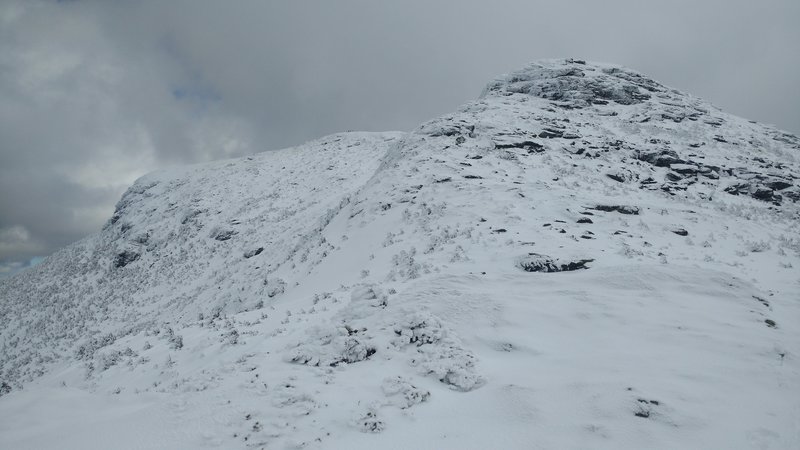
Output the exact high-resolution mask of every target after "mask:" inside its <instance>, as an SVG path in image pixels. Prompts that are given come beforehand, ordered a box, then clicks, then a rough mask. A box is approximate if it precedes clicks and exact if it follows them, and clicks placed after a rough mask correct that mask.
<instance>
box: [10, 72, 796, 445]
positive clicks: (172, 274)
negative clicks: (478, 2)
mask: <svg viewBox="0 0 800 450" xmlns="http://www.w3.org/2000/svg"><path fill="white" fill-rule="evenodd" d="M798 151H800V141H798V139H797V138H796V137H795V136H792V135H790V134H787V133H783V132H781V131H779V130H775V129H774V128H771V127H768V126H764V125H761V124H757V123H752V122H749V121H747V120H744V119H741V118H738V117H735V116H731V115H729V114H726V113H724V112H722V111H720V110H718V109H717V108H715V107H713V106H711V105H709V104H707V103H706V102H703V101H702V100H700V99H697V98H694V97H692V96H690V95H686V94H683V93H680V92H678V91H675V90H673V89H669V88H666V87H664V86H662V85H660V84H658V83H655V82H651V81H648V80H647V79H646V78H645V77H642V76H641V75H638V74H636V73H635V72H632V71H629V70H627V69H622V68H615V67H614V66H607V65H599V64H593V63H592V64H590V63H583V62H581V61H575V60H566V61H563V60H562V61H545V62H541V63H536V64H534V65H532V66H531V67H530V68H527V69H525V70H522V71H521V72H520V73H517V74H512V75H510V76H507V77H504V78H502V79H501V80H500V81H498V82H494V83H492V84H490V88H489V89H487V92H486V93H485V95H483V96H482V97H481V98H480V99H478V100H476V101H474V102H471V103H468V104H466V105H464V106H463V107H461V108H460V109H459V110H458V111H456V112H454V113H452V114H447V115H444V116H442V117H439V118H436V119H434V120H431V121H429V122H427V123H425V124H423V125H421V126H420V127H419V128H418V129H416V130H414V131H413V132H411V133H405V134H400V133H388V134H367V133H346V134H341V135H334V136H329V137H326V138H323V139H320V140H317V141H314V142H310V143H308V144H306V145H304V146H300V147H298V148H295V149H287V150H283V151H278V152H271V153H264V154H260V155H254V156H253V157H252V159H249V158H242V159H239V160H232V161H222V162H217V163H212V164H209V165H202V166H194V167H188V168H182V169H175V170H171V171H167V172H161V173H156V174H153V175H149V176H147V177H144V178H142V179H141V180H139V181H138V182H137V183H136V184H135V185H134V186H133V187H132V188H131V189H130V191H129V192H128V193H126V195H125V196H124V197H123V199H122V200H121V201H120V204H119V205H118V208H117V211H116V213H115V214H114V216H113V217H112V219H111V220H110V221H109V223H108V225H107V226H106V227H105V229H104V230H103V231H102V233H100V234H99V235H96V236H92V237H90V238H87V239H85V240H84V241H82V242H79V243H77V244H75V245H73V246H70V247H68V248H67V249H65V250H63V251H62V252H60V253H58V254H56V255H54V256H53V257H51V258H48V260H47V261H45V262H44V263H43V264H42V265H40V266H38V267H37V268H35V269H33V270H31V271H28V272H24V273H22V274H20V275H19V276H16V277H14V278H12V279H9V280H4V281H0V299H2V302H0V320H2V323H3V325H4V326H3V327H1V328H0V343H2V345H1V346H0V351H2V353H1V354H0V369H2V371H0V382H2V384H0V395H2V397H0V416H2V417H9V418H10V419H9V420H5V421H2V422H0V447H3V448H6V447H7V448H65V447H66V448H92V446H95V447H99V448H120V447H123V448H124V447H125V446H128V447H137V446H138V447H147V446H149V447H152V448H171V449H175V448H209V447H210V448H316V449H330V448H333V449H336V448H347V449H348V450H353V449H359V448H363V449H367V448H387V447H397V448H531V447H538V448H609V449H611V448H613V449H619V448H696V447H700V448H739V447H747V448H768V449H790V448H791V449H794V448H795V447H796V443H797V434H796V430H797V414H798V413H797V412H798V411H800V404H798V400H797V396H796V395H794V394H795V393H796V392H798V391H800V375H799V374H800V359H798V357H797V355H798V354H800V327H799V326H798V324H800V304H798V299H800V285H798V283H797V267H800V238H799V237H798V236H800V220H799V219H800V216H799V215H798V214H800V213H799V212H798V203H797V192H798V191H797V189H798V174H800V164H798V158H799V157H800V155H798ZM120 405H121V406H120ZM75 410H77V411H82V412H81V413H80V414H76V413H73V412H72V411H75ZM32 418H33V419H36V420H32ZM154 418H156V419H157V420H154ZM40 419H41V420H40ZM43 422H44V423H48V424H54V423H56V424H64V427H66V429H69V432H68V433H64V432H61V430H60V429H54V428H48V427H46V426H43V425H41V424H42V423H43ZM99 422H101V423H102V426H100V427H98V426H94V424H97V423H99ZM98 429H100V431H98ZM102 430H109V431H108V433H106V434H107V435H105V434H103V432H102ZM126 430H142V431H141V432H140V433H134V434H138V435H141V436H148V437H149V436H158V441H157V442H156V443H155V444H153V443H152V441H148V442H146V443H143V442H138V441H137V440H136V439H135V438H134V439H131V440H130V441H127V440H126V441H125V442H120V441H119V438H117V437H116V436H118V435H124V436H128V435H129V434H131V432H130V431H127V433H128V434H126ZM173 430H179V431H178V432H173ZM140 439H142V438H140ZM87 443H88V444H87ZM139 444H140V445H139Z"/></svg>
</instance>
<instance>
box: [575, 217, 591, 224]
mask: <svg viewBox="0 0 800 450" xmlns="http://www.w3.org/2000/svg"><path fill="white" fill-rule="evenodd" d="M577 223H594V222H592V219H590V218H588V217H581V218H580V219H578V222H577Z"/></svg>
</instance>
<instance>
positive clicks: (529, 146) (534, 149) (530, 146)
mask: <svg viewBox="0 0 800 450" xmlns="http://www.w3.org/2000/svg"><path fill="white" fill-rule="evenodd" d="M494 146H495V148H499V149H509V148H518V149H521V150H526V151H527V152H528V153H541V152H543V151H544V150H545V147H544V145H542V144H540V143H538V142H534V141H521V142H511V143H503V144H498V143H495V144H494Z"/></svg>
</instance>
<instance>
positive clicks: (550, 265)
mask: <svg viewBox="0 0 800 450" xmlns="http://www.w3.org/2000/svg"><path fill="white" fill-rule="evenodd" d="M592 261H594V259H581V260H577V261H568V262H564V261H558V260H556V259H553V258H551V257H550V256H547V255H540V254H538V253H528V254H527V255H525V256H523V257H521V258H519V259H518V261H517V265H518V266H519V267H520V268H521V269H522V270H524V271H526V272H545V273H552V272H569V271H573V270H579V269H588V267H586V264H587V263H590V262H592Z"/></svg>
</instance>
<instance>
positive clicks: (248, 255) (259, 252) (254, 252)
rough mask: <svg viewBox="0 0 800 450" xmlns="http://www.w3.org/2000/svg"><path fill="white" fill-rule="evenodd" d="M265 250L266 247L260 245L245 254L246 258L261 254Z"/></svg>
mask: <svg viewBox="0 0 800 450" xmlns="http://www.w3.org/2000/svg"><path fill="white" fill-rule="evenodd" d="M263 251H264V247H258V248H257V249H255V250H250V251H248V252H246V253H245V254H244V257H245V258H252V257H253V256H256V255H260V254H261V252H263Z"/></svg>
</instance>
